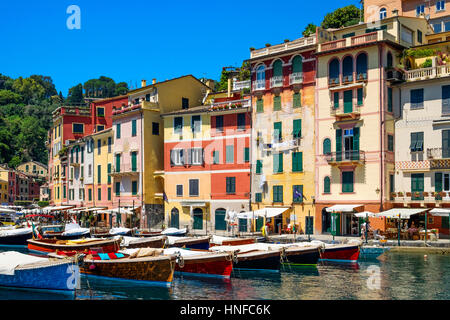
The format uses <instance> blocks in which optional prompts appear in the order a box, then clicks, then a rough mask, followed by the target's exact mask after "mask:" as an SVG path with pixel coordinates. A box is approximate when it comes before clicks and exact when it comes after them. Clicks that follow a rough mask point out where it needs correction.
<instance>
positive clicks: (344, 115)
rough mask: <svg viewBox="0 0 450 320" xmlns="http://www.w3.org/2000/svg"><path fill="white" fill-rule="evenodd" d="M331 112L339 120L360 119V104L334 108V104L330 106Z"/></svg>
mask: <svg viewBox="0 0 450 320" xmlns="http://www.w3.org/2000/svg"><path fill="white" fill-rule="evenodd" d="M330 114H331V115H332V116H334V117H336V120H337V121H342V120H351V119H358V118H359V117H360V116H361V107H360V106H351V107H350V108H349V107H345V106H344V107H339V108H334V105H332V106H331V108H330Z"/></svg>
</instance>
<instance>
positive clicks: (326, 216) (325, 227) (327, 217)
mask: <svg viewBox="0 0 450 320" xmlns="http://www.w3.org/2000/svg"><path fill="white" fill-rule="evenodd" d="M326 209H327V208H323V209H322V233H330V232H331V229H330V228H331V213H330V212H327V210H326Z"/></svg>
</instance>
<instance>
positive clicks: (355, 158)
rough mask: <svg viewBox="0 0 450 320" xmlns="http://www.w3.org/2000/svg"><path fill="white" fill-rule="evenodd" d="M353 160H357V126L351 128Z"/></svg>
mask: <svg viewBox="0 0 450 320" xmlns="http://www.w3.org/2000/svg"><path fill="white" fill-rule="evenodd" d="M352 159H353V160H359V128H357V127H355V128H353V157H352Z"/></svg>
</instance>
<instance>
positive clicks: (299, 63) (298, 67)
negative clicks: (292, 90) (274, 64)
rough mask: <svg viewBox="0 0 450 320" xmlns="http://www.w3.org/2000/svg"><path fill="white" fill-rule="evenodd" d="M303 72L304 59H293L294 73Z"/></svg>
mask: <svg viewBox="0 0 450 320" xmlns="http://www.w3.org/2000/svg"><path fill="white" fill-rule="evenodd" d="M300 72H303V58H302V57H301V56H295V57H294V59H292V73H300Z"/></svg>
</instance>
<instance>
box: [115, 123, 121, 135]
mask: <svg viewBox="0 0 450 320" xmlns="http://www.w3.org/2000/svg"><path fill="white" fill-rule="evenodd" d="M116 139H120V123H118V124H116Z"/></svg>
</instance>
